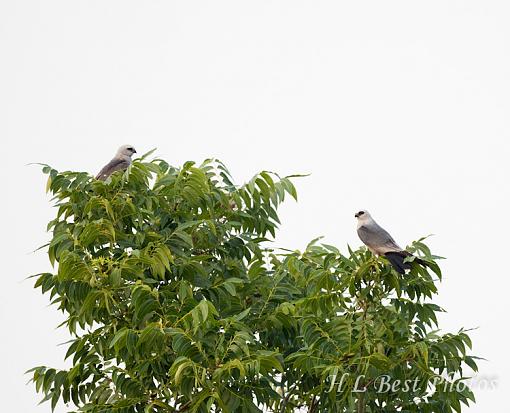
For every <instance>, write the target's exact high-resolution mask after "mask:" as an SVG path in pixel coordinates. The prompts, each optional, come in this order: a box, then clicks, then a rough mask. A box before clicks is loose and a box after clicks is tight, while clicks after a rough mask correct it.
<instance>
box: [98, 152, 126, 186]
mask: <svg viewBox="0 0 510 413" xmlns="http://www.w3.org/2000/svg"><path fill="white" fill-rule="evenodd" d="M129 165H130V163H129V162H128V161H126V160H124V159H119V158H113V159H112V160H111V161H110V162H108V163H107V164H106V165H105V166H104V167H103V169H101V170H100V171H99V173H98V174H97V176H96V179H99V180H101V181H104V180H105V179H106V178H108V177H109V176H110V175H111V174H112V173H114V172H115V171H120V170H126V169H127V168H128V166H129Z"/></svg>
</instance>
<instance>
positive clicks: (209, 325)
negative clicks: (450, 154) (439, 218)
mask: <svg viewBox="0 0 510 413" xmlns="http://www.w3.org/2000/svg"><path fill="white" fill-rule="evenodd" d="M146 159H147V156H144V157H142V158H141V159H138V160H135V161H134V162H133V165H132V166H131V167H130V168H129V169H128V170H127V171H126V172H124V173H122V172H119V173H115V174H114V175H112V176H111V177H110V178H109V179H108V180H106V181H105V182H103V181H98V180H95V179H93V178H92V177H91V176H90V175H88V174H87V173H83V172H58V171H56V170H55V169H53V168H51V167H49V166H44V168H43V172H45V173H46V174H48V175H49V177H48V185H47V190H48V191H49V192H50V193H51V194H53V196H54V200H55V202H56V205H55V206H56V209H57V213H56V217H55V219H53V220H52V221H51V222H50V223H49V224H48V230H49V231H51V234H52V239H51V241H50V242H49V244H47V245H46V247H47V250H48V256H49V259H50V261H51V263H52V264H53V265H54V268H55V271H54V272H52V273H42V274H37V275H36V283H35V286H36V287H38V288H41V290H42V292H43V293H48V294H49V297H50V299H51V302H52V304H54V305H55V306H57V308H58V309H59V310H61V311H62V312H63V313H64V314H65V316H66V320H65V322H64V323H63V326H65V327H66V328H67V329H68V330H69V332H70V334H71V335H72V340H71V341H70V342H69V343H68V349H67V353H66V358H69V359H71V361H72V368H70V369H69V370H57V369H54V368H49V367H43V366H41V367H36V368H34V369H32V370H31V373H32V375H33V376H32V377H33V381H34V383H35V385H36V389H37V391H40V392H42V393H43V394H44V400H49V401H50V402H51V406H52V407H53V408H54V407H55V406H56V405H57V403H58V402H59V401H63V402H64V403H65V404H66V405H67V406H70V405H71V404H73V405H74V406H75V410H74V411H80V412H94V413H96V412H102V413H103V412H104V413H106V412H118V413H121V412H125V413H131V412H137V413H138V412H140V413H141V412H145V413H148V412H202V413H208V412H243V413H244V412H248V413H254V412H262V411H266V412H281V413H284V412H298V411H308V412H352V411H358V412H389V411H402V412H451V411H457V412H460V411H461V403H463V404H467V403H468V402H469V400H471V401H474V397H473V394H472V392H471V391H470V390H469V389H468V388H467V387H462V386H458V384H459V382H461V381H462V380H464V379H465V378H466V374H465V369H466V366H467V367H470V368H471V369H473V370H476V368H477V367H476V361H475V360H476V358H475V357H473V356H471V355H469V349H470V348H471V341H470V339H469V336H468V335H467V333H466V331H464V330H460V331H459V332H458V333H456V334H441V333H440V332H439V331H438V330H437V324H438V321H437V316H436V314H437V313H438V312H441V311H443V310H442V309H441V308H440V307H439V306H437V305H436V304H434V303H433V302H432V299H433V297H434V295H435V294H436V293H437V287H436V282H437V281H438V278H440V277H441V272H440V269H439V267H438V265H437V264H436V260H437V259H438V257H436V256H434V255H432V254H431V252H430V250H429V249H428V247H427V246H426V245H425V244H424V242H423V240H420V241H417V242H414V243H413V244H412V245H411V246H410V248H409V250H410V251H411V252H413V253H416V254H419V256H420V257H421V258H422V259H424V260H426V261H427V262H428V263H429V265H430V270H429V269H428V268H423V267H421V266H418V265H414V264H413V269H412V270H411V272H410V273H409V274H407V275H406V276H404V277H402V276H399V274H397V273H396V272H395V271H394V270H392V268H391V266H390V265H389V264H388V263H387V262H386V261H385V260H384V259H380V258H377V257H374V256H373V255H372V254H371V253H370V252H368V251H367V250H366V249H365V248H360V249H358V250H356V251H353V250H350V249H349V251H348V253H347V254H346V255H344V254H343V253H341V252H340V251H339V250H338V249H337V248H336V247H334V246H330V245H324V244H322V245H321V244H319V243H318V240H315V241H312V242H311V243H310V244H309V245H308V247H307V248H306V250H305V251H304V252H299V251H288V250H277V249H274V248H273V247H272V244H271V243H270V242H269V239H271V238H272V237H274V236H275V231H276V229H277V227H278V225H279V224H280V221H279V218H278V214H277V210H278V207H279V205H280V204H281V203H282V202H283V201H284V200H285V199H286V197H289V196H290V197H293V198H297V195H296V189H295V187H294V184H293V182H292V178H293V177H284V178H282V177H279V176H278V175H277V174H274V173H270V172H261V173H259V174H258V175H256V176H255V177H254V178H253V179H251V180H250V181H249V182H248V183H247V184H245V185H242V186H236V185H235V184H234V183H233V179H232V177H231V176H230V174H229V172H228V170H227V168H226V167H225V166H224V165H223V164H222V163H221V162H219V161H217V160H206V161H205V162H204V163H203V164H201V165H200V166H197V165H196V164H194V163H193V162H187V163H185V164H184V165H183V166H182V167H180V168H175V167H173V166H171V165H169V164H168V163H167V162H165V161H164V160H161V159H155V160H152V161H147V160H146ZM382 375H387V376H389V377H390V378H391V379H392V380H393V381H395V380H402V381H404V380H413V383H414V382H415V383H417V385H416V387H417V388H416V389H413V391H412V392H409V391H407V392H406V391H404V390H405V389H400V390H395V391H393V390H392V391H386V392H380V391H377V389H376V386H375V384H376V383H377V382H378V381H379V380H380V378H381V376H382ZM438 375H442V376H444V377H445V381H444V385H434V384H433V383H434V382H433V379H434V378H435V377H437V376H438ZM340 382H341V383H340ZM337 384H341V385H337ZM360 387H366V391H365V392H356V391H355V390H356V389H357V388H358V389H359V388H360ZM353 390H354V391H353ZM303 409H306V410H303Z"/></svg>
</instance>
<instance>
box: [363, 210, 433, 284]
mask: <svg viewBox="0 0 510 413" xmlns="http://www.w3.org/2000/svg"><path fill="white" fill-rule="evenodd" d="M354 216H355V217H356V218H357V219H358V236H359V237H360V239H361V241H363V243H364V244H365V245H366V246H367V247H368V249H369V250H370V251H371V252H372V253H373V254H374V255H378V256H381V255H383V256H385V257H386V258H387V259H388V261H389V262H390V263H391V265H393V268H395V270H396V271H397V272H398V273H399V274H405V272H406V270H410V269H411V263H409V262H404V260H405V258H406V257H412V256H413V255H412V254H411V253H410V252H408V251H406V250H404V249H402V248H400V247H399V246H398V244H397V243H396V242H395V240H394V239H393V238H392V236H391V235H390V234H388V232H387V231H386V230H384V228H381V227H380V226H379V224H378V223H377V222H375V221H374V219H373V218H372V217H371V215H370V214H369V213H368V211H359V212H357V213H356V214H354ZM414 262H417V263H418V264H421V265H426V263H425V261H423V260H421V259H419V258H416V257H415V259H414Z"/></svg>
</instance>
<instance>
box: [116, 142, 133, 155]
mask: <svg viewBox="0 0 510 413" xmlns="http://www.w3.org/2000/svg"><path fill="white" fill-rule="evenodd" d="M135 153H136V149H135V148H134V147H133V145H122V146H121V147H120V148H119V150H118V151H117V156H127V157H129V158H131V156H133V154H135Z"/></svg>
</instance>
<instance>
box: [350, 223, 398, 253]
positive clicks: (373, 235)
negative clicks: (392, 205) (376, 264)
mask: <svg viewBox="0 0 510 413" xmlns="http://www.w3.org/2000/svg"><path fill="white" fill-rule="evenodd" d="M358 236H359V238H360V239H361V241H363V243H364V244H365V245H366V246H367V247H368V248H370V249H371V250H373V251H374V252H375V253H376V254H379V255H382V254H385V253H387V252H389V251H402V248H400V247H399V246H398V244H397V243H396V242H395V240H394V239H393V238H392V237H391V235H390V234H388V232H387V231H386V230H385V229H383V228H381V227H380V226H379V225H377V224H372V225H362V226H361V227H359V228H358Z"/></svg>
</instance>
